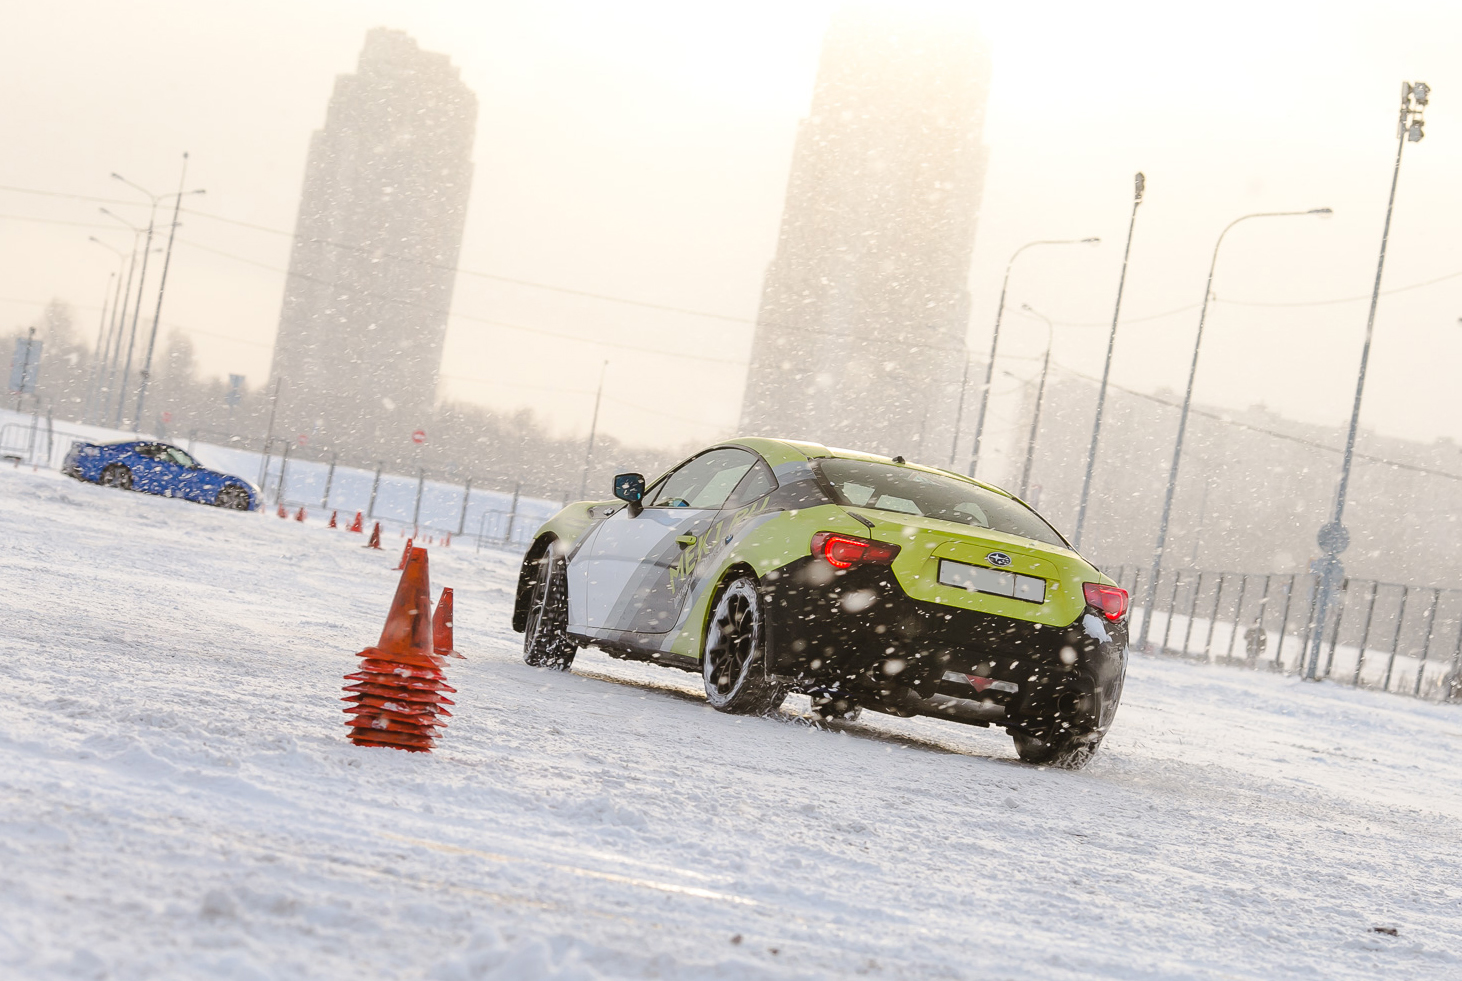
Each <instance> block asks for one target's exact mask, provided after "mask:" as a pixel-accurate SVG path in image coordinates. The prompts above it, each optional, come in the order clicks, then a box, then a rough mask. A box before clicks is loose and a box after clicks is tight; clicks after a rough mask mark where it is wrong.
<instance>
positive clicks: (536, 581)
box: [523, 543, 579, 671]
mask: <svg viewBox="0 0 1462 981" xmlns="http://www.w3.org/2000/svg"><path fill="white" fill-rule="evenodd" d="M531 588H532V592H531V593H530V594H529V599H528V622H527V623H525V624H524V625H523V660H524V661H526V662H527V663H529V664H531V665H533V666H534V667H535V668H552V669H553V670H555V671H567V670H568V669H569V668H571V667H573V664H574V655H575V654H577V653H578V652H579V647H578V645H577V644H575V643H574V642H573V641H572V640H570V639H569V636H568V623H569V575H568V563H566V562H564V560H563V557H562V556H561V555H559V554H558V550H557V549H556V548H555V547H554V545H553V544H552V543H550V544H549V546H548V548H547V549H546V550H545V551H544V553H543V554H542V555H541V556H539V558H538V563H537V564H536V565H535V566H534V567H533V584H532V587H531Z"/></svg>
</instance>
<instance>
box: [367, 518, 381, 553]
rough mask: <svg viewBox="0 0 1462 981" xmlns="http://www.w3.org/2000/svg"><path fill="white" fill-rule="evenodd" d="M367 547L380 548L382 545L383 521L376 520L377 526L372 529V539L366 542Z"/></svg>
mask: <svg viewBox="0 0 1462 981" xmlns="http://www.w3.org/2000/svg"><path fill="white" fill-rule="evenodd" d="M365 547H366V548H380V547H381V523H380V522H379V521H377V522H376V526H375V527H374V528H372V529H371V540H370V541H368V542H366V543H365Z"/></svg>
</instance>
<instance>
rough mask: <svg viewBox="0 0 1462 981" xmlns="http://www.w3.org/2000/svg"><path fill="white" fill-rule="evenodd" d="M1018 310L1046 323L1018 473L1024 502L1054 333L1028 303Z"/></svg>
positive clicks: (1028, 485) (1049, 322)
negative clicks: (1022, 462) (1037, 381)
mask: <svg viewBox="0 0 1462 981" xmlns="http://www.w3.org/2000/svg"><path fill="white" fill-rule="evenodd" d="M1020 308H1021V309H1022V310H1024V311H1025V312H1026V313H1029V314H1032V315H1033V316H1036V317H1040V318H1041V319H1042V320H1044V321H1045V322H1046V357H1045V360H1043V361H1042V362H1041V383H1040V385H1039V386H1037V387H1036V411H1035V412H1034V413H1032V415H1031V432H1030V438H1029V439H1027V440H1026V443H1025V468H1024V469H1023V470H1021V472H1020V499H1021V500H1025V496H1026V491H1028V490H1029V489H1030V482H1031V465H1032V464H1033V463H1034V462H1035V459H1036V434H1037V433H1038V432H1039V431H1040V428H1041V403H1042V402H1043V401H1045V398H1046V374H1047V373H1048V372H1049V371H1050V370H1051V345H1052V343H1053V341H1054V340H1055V336H1056V332H1055V329H1054V328H1053V327H1052V326H1051V318H1050V317H1048V316H1046V315H1045V314H1044V313H1041V312H1040V311H1039V310H1036V309H1034V308H1032V307H1031V305H1030V304H1029V303H1022V304H1021V306H1020Z"/></svg>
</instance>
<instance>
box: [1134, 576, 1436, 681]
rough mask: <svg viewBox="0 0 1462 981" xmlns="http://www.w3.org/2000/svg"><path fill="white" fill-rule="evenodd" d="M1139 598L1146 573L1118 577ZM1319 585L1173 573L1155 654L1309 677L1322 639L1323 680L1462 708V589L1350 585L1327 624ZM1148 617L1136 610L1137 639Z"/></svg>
mask: <svg viewBox="0 0 1462 981" xmlns="http://www.w3.org/2000/svg"><path fill="white" fill-rule="evenodd" d="M1110 575H1112V578H1114V579H1116V580H1117V581H1118V582H1119V583H1120V584H1121V585H1122V586H1124V587H1125V588H1127V589H1129V590H1130V591H1131V593H1132V595H1133V596H1134V597H1135V596H1137V595H1139V590H1140V588H1141V587H1143V586H1144V576H1145V575H1146V570H1144V569H1141V568H1137V567H1132V566H1120V567H1118V568H1117V569H1116V570H1115V572H1112V573H1110ZM1318 585H1319V577H1318V576H1315V575H1313V574H1308V573H1304V574H1293V575H1262V574H1253V573H1240V572H1218V571H1210V570H1199V569H1174V570H1164V571H1163V575H1162V576H1161V577H1160V578H1159V580H1158V588H1157V590H1156V593H1155V596H1156V600H1155V602H1154V604H1153V606H1154V609H1153V610H1152V612H1151V617H1152V626H1151V627H1150V628H1149V630H1148V645H1149V650H1148V653H1152V654H1166V655H1170V656H1174V657H1180V658H1185V659H1189V660H1196V661H1200V662H1206V663H1218V664H1230V665H1239V666H1243V667H1249V668H1261V669H1267V670H1271V671H1278V672H1283V673H1286V674H1303V673H1305V670H1306V666H1307V659H1308V657H1309V652H1310V648H1311V644H1312V642H1313V640H1314V638H1315V633H1316V631H1319V632H1320V639H1321V643H1320V657H1319V661H1318V663H1317V664H1316V676H1317V677H1322V678H1329V679H1332V680H1335V681H1338V682H1340V683H1343V684H1347V685H1352V686H1354V687H1357V688H1369V689H1374V690H1378V691H1389V692H1400V693H1402V694H1406V695H1413V696H1416V697H1420V698H1430V699H1436V700H1441V701H1462V590H1459V589H1443V588H1440V587H1432V586H1412V585H1406V584H1404V583H1388V582H1378V581H1376V580H1371V579H1346V580H1344V582H1343V583H1342V585H1341V594H1340V600H1339V602H1338V603H1337V605H1336V608H1335V610H1334V611H1333V612H1332V613H1331V614H1329V615H1328V616H1327V617H1326V622H1325V623H1324V624H1317V623H1315V612H1316V610H1315V608H1316V599H1317V592H1318ZM1147 615H1148V611H1147V610H1145V609H1138V608H1134V610H1133V613H1132V619H1133V628H1132V630H1133V635H1134V636H1135V635H1136V634H1137V632H1138V631H1139V629H1140V622H1141V618H1142V617H1145V616H1147Z"/></svg>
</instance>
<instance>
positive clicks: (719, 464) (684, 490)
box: [646, 447, 756, 510]
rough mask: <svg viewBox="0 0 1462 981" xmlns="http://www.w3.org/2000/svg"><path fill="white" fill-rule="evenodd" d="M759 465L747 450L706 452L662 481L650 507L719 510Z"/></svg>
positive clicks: (656, 489) (655, 491) (648, 505)
mask: <svg viewBox="0 0 1462 981" xmlns="http://www.w3.org/2000/svg"><path fill="white" fill-rule="evenodd" d="M755 463H756V457H755V456H754V455H753V454H751V453H750V452H748V451H746V450H737V449H732V448H730V447H724V448H722V449H719V450H711V451H710V452H709V453H702V454H701V455H700V456H698V457H696V458H695V459H693V460H690V461H689V462H687V463H685V464H684V465H682V466H681V467H680V469H678V470H676V471H675V472H674V473H672V474H670V475H669V476H668V477H666V478H665V480H663V481H661V482H660V483H659V484H658V485H657V486H656V488H655V490H654V495H653V496H652V497H651V499H650V502H649V504H647V505H646V507H652V508H698V509H703V510H704V509H710V508H719V507H720V506H721V505H723V504H725V503H726V499H727V498H728V497H730V496H731V491H733V490H735V488H736V485H737V484H738V483H740V482H741V478H742V477H744V476H746V474H747V472H748V471H749V470H751V468H752V466H753V465H754V464H755Z"/></svg>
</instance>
